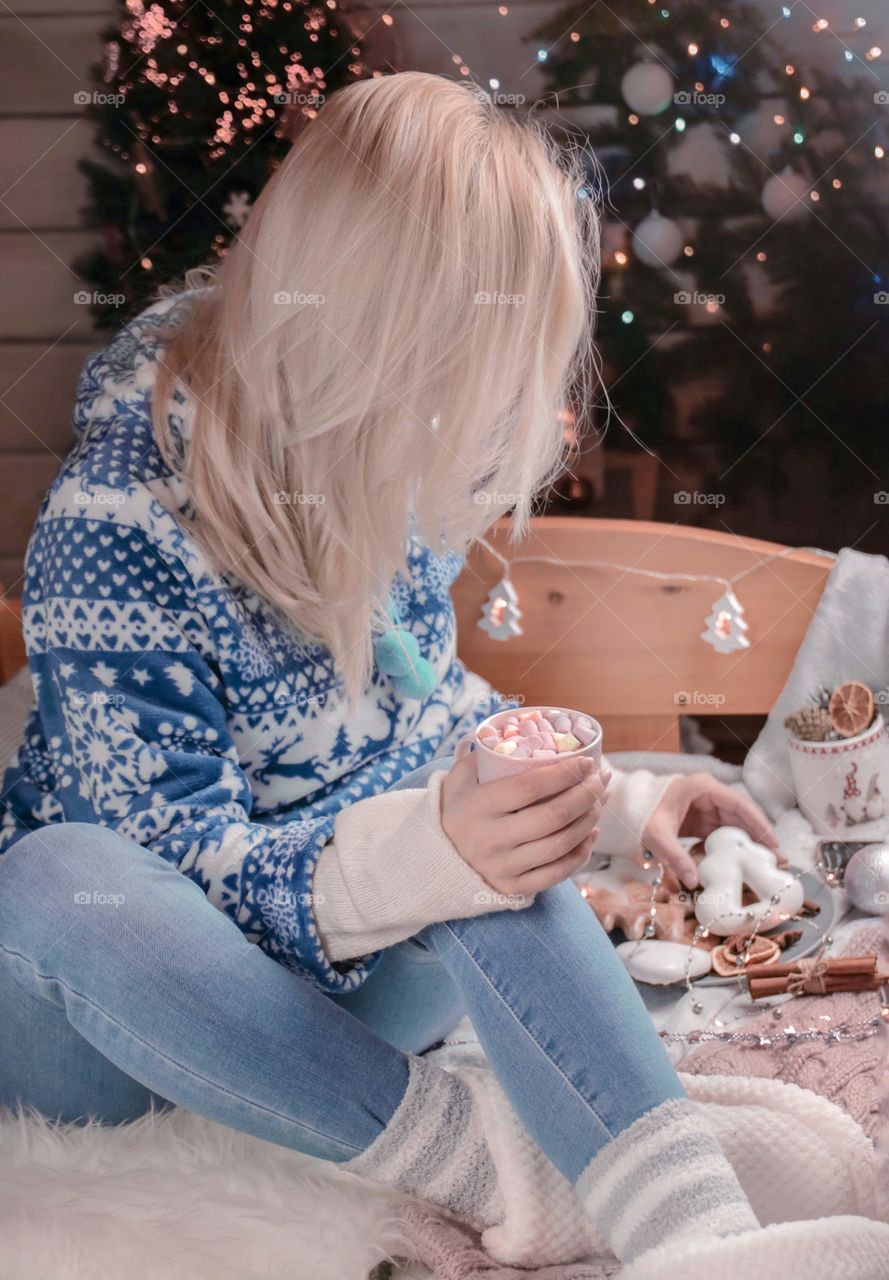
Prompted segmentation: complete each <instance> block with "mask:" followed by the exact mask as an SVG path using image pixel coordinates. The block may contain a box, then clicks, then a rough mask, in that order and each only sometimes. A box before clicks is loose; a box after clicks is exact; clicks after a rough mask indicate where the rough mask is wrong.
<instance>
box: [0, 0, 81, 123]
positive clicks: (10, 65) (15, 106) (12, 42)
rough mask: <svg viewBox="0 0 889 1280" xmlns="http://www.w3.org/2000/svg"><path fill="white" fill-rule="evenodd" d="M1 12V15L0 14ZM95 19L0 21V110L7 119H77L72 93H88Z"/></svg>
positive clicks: (78, 109)
mask: <svg viewBox="0 0 889 1280" xmlns="http://www.w3.org/2000/svg"><path fill="white" fill-rule="evenodd" d="M0 12H2V10H0ZM101 25H102V23H101V19H100V17H99V16H98V15H97V14H89V13H84V14H81V15H79V16H77V15H75V16H74V17H71V16H69V15H67V14H66V15H65V16H64V17H58V16H56V17H50V16H46V17H44V16H43V15H40V14H38V15H35V16H33V17H30V16H29V17H26V18H24V19H22V20H20V19H19V18H17V17H14V16H13V15H11V14H6V16H3V17H0V85H2V86H3V94H2V101H0V110H2V112H3V114H4V115H7V116H10V115H12V116H33V115H38V116H58V115H72V116H73V115H79V114H80V113H81V111H82V110H83V108H82V107H81V106H79V105H78V104H77V102H76V100H75V96H74V95H75V94H76V93H79V92H84V91H89V90H91V89H92V87H93V86H92V82H91V78H90V67H91V65H92V64H93V63H94V62H95V61H96V60H97V58H98V57H99V54H100V50H101V45H100V42H99V39H98V32H99V28H100V27H101Z"/></svg>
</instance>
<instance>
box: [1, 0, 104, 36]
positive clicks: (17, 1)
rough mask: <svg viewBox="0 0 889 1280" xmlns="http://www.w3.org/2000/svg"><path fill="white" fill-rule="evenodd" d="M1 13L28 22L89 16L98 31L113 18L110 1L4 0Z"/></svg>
mask: <svg viewBox="0 0 889 1280" xmlns="http://www.w3.org/2000/svg"><path fill="white" fill-rule="evenodd" d="M2 12H3V13H4V14H5V15H8V14H14V15H15V16H16V17H22V18H25V19H27V21H29V22H30V20H31V19H32V18H33V17H34V16H35V15H36V14H40V15H41V16H42V17H44V18H45V17H68V16H69V15H70V14H72V13H78V14H80V13H83V14H91V15H92V17H93V18H94V21H95V24H96V30H97V31H98V30H99V28H100V27H101V25H102V23H103V22H105V21H107V20H108V19H109V18H113V16H114V5H113V4H112V3H111V0H104V2H103V0H4V7H3V10H2Z"/></svg>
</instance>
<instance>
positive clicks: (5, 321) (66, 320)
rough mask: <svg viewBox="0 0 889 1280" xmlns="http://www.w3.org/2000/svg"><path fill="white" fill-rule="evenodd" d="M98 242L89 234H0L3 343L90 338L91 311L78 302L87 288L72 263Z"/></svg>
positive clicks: (0, 308)
mask: <svg viewBox="0 0 889 1280" xmlns="http://www.w3.org/2000/svg"><path fill="white" fill-rule="evenodd" d="M94 243H95V234H94V233H93V232H91V231H62V232H46V233H45V234H44V233H42V232H41V233H39V235H33V234H32V233H31V232H29V231H20V232H19V231H4V232H0V279H2V280H3V289H2V290H0V341H2V340H3V339H9V338H15V339H22V338H36V339H38V340H39V339H43V340H46V339H49V340H52V339H53V338H61V337H66V338H68V339H69V340H73V339H76V338H89V337H90V336H91V335H92V332H93V325H92V319H91V317H90V311H89V307H87V306H83V305H79V304H78V303H77V302H76V301H75V298H76V297H77V296H78V295H81V294H82V292H83V285H82V283H81V281H80V280H78V278H77V276H76V275H75V274H74V271H73V269H72V268H71V266H70V263H71V262H73V261H74V259H75V258H77V257H78V256H79V255H80V254H82V253H84V252H85V251H86V250H87V249H88V248H89V247H90V246H91V245H92V244H94Z"/></svg>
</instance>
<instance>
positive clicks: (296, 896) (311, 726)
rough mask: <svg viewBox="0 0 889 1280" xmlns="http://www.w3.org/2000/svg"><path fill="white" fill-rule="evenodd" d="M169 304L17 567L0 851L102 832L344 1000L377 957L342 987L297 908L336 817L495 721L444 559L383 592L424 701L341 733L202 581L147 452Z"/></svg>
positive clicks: (341, 710) (285, 655) (305, 686)
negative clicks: (24, 682) (426, 671)
mask: <svg viewBox="0 0 889 1280" xmlns="http://www.w3.org/2000/svg"><path fill="white" fill-rule="evenodd" d="M171 305H174V306H181V305H184V304H183V303H176V304H170V303H169V302H166V303H161V304H158V305H157V306H155V307H152V308H150V309H149V310H148V311H146V312H144V313H143V314H142V315H141V316H139V317H138V318H137V319H136V320H134V321H132V322H131V323H130V324H129V325H128V326H127V327H126V328H125V329H124V330H123V331H122V332H121V333H120V334H119V335H118V336H117V337H116V338H115V339H114V341H113V342H112V343H111V344H110V345H109V346H108V347H107V348H106V349H105V350H104V351H101V352H99V353H98V354H97V355H95V356H93V357H92V358H91V359H90V360H88V362H87V364H86V366H85V368H84V370H83V373H82V375H81V378H80V384H79V387H78V391H77V402H76V408H75V414H74V428H75V432H76V435H77V444H76V446H75V448H74V450H73V451H72V453H71V455H70V456H69V457H68V459H67V460H66V462H65V464H64V465H63V467H62V469H61V471H60V473H59V475H58V477H57V478H56V480H55V482H54V483H53V486H52V488H51V490H50V492H49V494H48V495H47V497H46V499H45V501H44V504H43V506H42V508H41V511H40V515H39V518H38V521H37V525H36V528H35V531H34V534H33V537H32V539H31V543H30V546H29V550H28V557H27V574H26V582H25V588H24V601H23V613H24V627H25V637H26V642H27V647H28V657H29V662H30V667H31V671H32V673H33V679H34V686H35V692H36V705H35V707H34V710H33V711H32V714H31V717H30V720H29V722H28V725H27V728H26V732H25V740H24V743H23V744H22V746H21V748H20V750H19V751H18V753H17V755H16V756H15V757H14V759H13V761H12V763H11V765H10V767H9V769H8V770H7V773H6V777H5V779H4V781H3V791H4V802H5V803H4V811H3V816H2V826H0V852H5V851H6V850H7V849H8V848H9V847H10V846H11V845H12V844H13V843H14V842H15V841H16V840H18V839H20V838H21V837H22V836H23V835H25V834H26V833H27V832H28V831H30V830H34V829H35V828H39V827H41V826H45V825H47V824H49V823H55V822H63V821H69V822H95V823H101V824H102V825H104V826H108V827H113V828H114V829H115V830H116V831H119V832H120V833H121V834H123V835H125V836H128V837H129V838H131V839H133V840H135V841H137V842H138V843H139V844H141V845H142V846H144V847H145V848H148V849H151V850H153V851H154V852H156V853H157V854H159V855H160V856H161V857H163V858H166V859H167V860H168V861H170V862H172V863H173V864H174V865H175V866H177V867H178V868H179V870H180V871H182V872H183V873H184V874H185V875H188V876H190V877H191V878H192V879H194V880H196V881H197V882H198V884H200V886H201V888H202V889H203V890H204V892H205V893H206V894H207V896H208V898H209V899H210V901H211V902H212V903H213V904H214V905H215V906H217V907H218V908H220V909H221V910H223V911H225V912H226V914H228V915H229V916H231V918H232V919H233V920H234V921H236V923H237V924H238V925H239V926H240V928H241V929H242V930H243V931H244V932H245V933H246V934H247V936H248V937H249V938H251V940H253V941H255V942H257V943H259V945H260V946H261V947H262V948H263V949H264V950H266V951H267V952H268V953H269V954H270V955H272V956H273V957H274V958H275V959H276V960H278V961H280V962H282V963H284V964H286V965H288V966H289V967H291V968H293V969H294V970H296V971H297V972H300V973H302V974H304V975H305V976H307V977H309V978H311V979H312V980H313V981H314V982H315V983H317V985H318V986H320V987H321V988H323V989H324V990H327V991H348V990H351V989H352V988H354V987H356V986H358V985H359V984H360V983H361V982H362V980H363V979H364V977H365V976H366V975H367V973H368V972H369V970H370V968H371V967H372V965H373V964H374V962H375V960H376V958H377V957H366V958H364V959H363V960H362V961H361V962H359V963H357V964H354V965H352V966H351V967H349V968H348V970H347V971H341V970H340V969H338V968H335V967H334V966H332V965H331V964H330V963H329V961H328V959H327V957H326V956H325V954H324V951H323V949H322V947H321V945H320V943H319V940H318V935H317V931H316V928H315V922H314V919H313V916H312V909H311V905H310V898H309V894H310V891H311V882H312V874H313V871H314V868H315V864H316V862H317V859H318V855H319V853H320V852H321V849H322V848H323V847H324V845H325V844H326V843H327V842H328V841H329V840H330V838H331V834H332V831H333V823H334V817H335V816H336V814H337V812H338V811H339V810H340V809H342V808H343V807H344V806H346V805H348V804H351V803H353V802H354V801H357V800H360V799H362V798H363V797H367V796H372V795H377V794H378V793H380V792H382V791H385V790H387V789H388V788H389V787H390V786H391V785H392V784H393V783H394V782H395V781H397V779H398V778H400V777H402V776H403V775H404V774H406V773H408V772H410V771H411V770H412V769H415V768H417V767H418V766H419V765H421V764H423V763H425V762H426V761H427V760H430V759H432V758H433V757H434V756H435V755H438V754H441V752H442V750H443V749H447V747H448V746H450V745H452V744H453V743H454V742H455V741H456V740H457V738H458V737H459V736H460V735H461V734H462V733H464V732H465V731H466V729H467V728H469V727H470V726H471V725H472V724H474V723H475V722H476V721H477V720H478V719H480V718H481V717H483V716H485V715H488V714H490V712H491V711H493V710H496V709H497V707H498V706H499V705H500V703H499V701H498V698H497V695H496V694H495V693H494V692H493V690H491V689H490V687H489V686H488V685H487V684H486V683H485V682H484V681H482V680H481V679H480V678H479V677H477V676H475V675H472V674H471V673H469V672H467V671H466V670H465V668H464V667H463V665H462V664H461V663H460V662H459V661H458V660H457V659H456V657H455V622H454V615H453V610H452V607H451V601H450V596H449V587H450V585H451V583H452V581H453V579H454V578H455V577H456V575H457V573H458V572H459V569H460V565H459V562H458V559H457V557H455V556H445V557H441V556H436V555H433V554H432V553H431V552H430V551H429V549H428V548H426V547H425V546H422V545H420V544H419V543H417V542H411V544H410V547H409V558H408V559H409V575H408V576H401V575H399V576H398V577H397V578H396V580H395V582H394V583H393V586H392V599H393V602H394V604H395V606H396V608H397V610H398V613H399V615H400V619H401V623H402V625H403V626H405V627H407V628H408V629H409V630H410V631H411V632H413V634H414V635H415V636H416V639H417V641H418V643H419V646H420V650H421V652H422V654H423V655H424V656H425V657H426V658H428V659H429V661H430V662H431V663H432V664H433V666H434V668H435V671H436V673H437V676H438V683H437V686H436V688H435V690H434V691H433V693H432V694H431V695H430V696H429V697H428V698H426V699H425V700H423V701H422V702H421V701H417V700H411V699H405V698H402V697H401V696H399V694H398V693H396V691H395V690H394V689H393V688H392V686H391V684H390V683H389V681H388V678H387V677H386V676H384V675H383V674H382V673H380V672H378V671H377V672H375V674H374V677H373V679H372V681H371V683H370V686H369V687H368V689H367V691H366V693H365V695H364V697H363V699H362V701H361V703H360V705H359V707H358V708H357V710H354V711H353V712H351V713H349V712H348V708H347V703H346V699H345V697H344V694H343V691H342V688H341V684H340V681H339V679H338V676H337V672H336V670H335V668H334V664H333V661H332V659H331V656H330V654H329V652H328V651H327V650H326V649H324V648H323V647H321V646H320V645H317V644H309V643H299V642H298V640H297V638H295V637H294V636H293V634H292V633H290V632H288V631H286V630H285V629H283V628H282V626H281V625H280V624H279V623H278V622H277V621H276V619H275V615H274V614H273V612H272V611H271V610H270V609H268V607H267V606H265V605H264V604H263V602H262V601H261V600H260V599H259V598H258V597H257V596H256V595H255V594H254V593H253V592H252V591H250V590H249V589H247V588H246V587H245V586H243V584H240V583H238V582H237V581H236V580H234V579H233V578H229V577H226V576H222V575H220V574H219V573H217V572H216V571H215V570H213V569H212V568H211V567H210V565H209V564H208V562H207V560H206V558H205V556H204V555H203V553H202V552H201V550H200V548H199V547H198V545H197V544H196V542H195V541H194V539H193V538H192V537H191V536H190V534H189V531H188V529H187V521H186V522H185V523H183V522H181V521H180V519H179V518H178V517H177V514H176V512H177V511H181V510H182V507H183V504H184V503H185V501H186V495H185V494H184V492H183V488H182V482H181V479H180V478H179V477H178V476H175V475H173V474H171V473H170V471H169V469H168V468H167V466H166V465H165V463H164V462H163V460H162V458H161V456H160V453H159V451H158V449H157V446H156V444H155V442H154V438H153V432H152V424H151V396H152V389H153V384H154V373H155V367H156V357H157V353H158V350H159V345H160V342H161V320H162V318H163V320H164V321H166V319H167V317H166V315H165V313H166V312H168V311H169V309H170V306H171ZM174 314H175V313H174ZM178 407H179V408H180V409H181V410H182V415H181V417H177V418H176V419H174V420H173V421H174V423H175V425H176V426H177V427H178V428H179V429H180V430H181V429H182V428H183V424H184V423H185V422H187V418H188V405H187V401H186V400H185V399H184V398H183V399H182V400H181V403H180V405H179V406H178ZM307 485H310V482H309V481H307Z"/></svg>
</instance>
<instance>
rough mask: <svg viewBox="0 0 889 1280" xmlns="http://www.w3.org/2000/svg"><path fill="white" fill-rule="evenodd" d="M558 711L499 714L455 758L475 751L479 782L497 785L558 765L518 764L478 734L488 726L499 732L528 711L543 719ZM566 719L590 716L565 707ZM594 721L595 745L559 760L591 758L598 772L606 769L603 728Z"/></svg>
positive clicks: (529, 760) (522, 760)
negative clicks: (537, 768)
mask: <svg viewBox="0 0 889 1280" xmlns="http://www.w3.org/2000/svg"><path fill="white" fill-rule="evenodd" d="M555 710H556V708H555V707H521V708H519V709H518V710H515V709H514V708H513V709H508V710H506V711H497V712H495V713H494V715H492V716H488V717H487V719H485V720H482V721H480V723H479V724H477V725H476V726H475V728H474V729H473V730H472V732H471V733H467V734H466V735H465V736H464V737H462V738H461V739H460V741H459V742H458V743H457V749H456V751H455V753H454V754H455V755H456V757H457V759H458V760H459V759H461V758H462V757H463V756H465V755H466V754H467V752H469V751H471V750H472V749H473V748H475V759H476V769H477V770H478V780H479V782H493V781H494V780H495V779H497V778H508V777H510V776H511V775H513V774H516V773H524V771H525V770H526V769H533V768H534V766H535V765H541V764H555V763H556V761H555V760H551V759H550V758H549V757H548V756H543V757H542V758H538V759H535V758H534V757H533V756H524V757H522V756H520V757H519V759H518V760H517V759H516V758H515V756H507V755H503V754H501V753H500V752H499V751H493V750H492V749H491V748H490V747H486V746H485V744H484V743H483V742H482V741H480V739H479V736H478V733H479V729H484V728H485V726H486V725H492V726H493V727H494V728H495V729H497V728H499V727H500V725H501V724H504V723H505V722H506V721H507V720H508V719H509V718H510V717H511V716H516V715H522V714H524V713H525V712H527V711H540V712H541V713H542V714H543V715H545V716H547V717H548V716H549V713H550V712H552V711H555ZM558 710H559V712H560V713H561V714H563V715H578V714H582V715H586V712H585V711H584V712H577V711H571V710H568V709H565V708H562V707H559V708H558ZM587 718H588V719H589V720H592V730H593V733H594V734H595V737H594V738H593V740H592V742H591V743H590V744H589V745H588V746H586V747H578V749H577V750H576V751H566V752H565V753H564V754H563V755H561V756H559V759H560V760H574V759H576V758H578V757H580V756H589V757H590V758H592V759H593V760H595V762H596V768H597V769H601V767H602V726H601V725H600V724H599V723H598V721H596V720H593V718H592V716H588V717H587Z"/></svg>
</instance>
